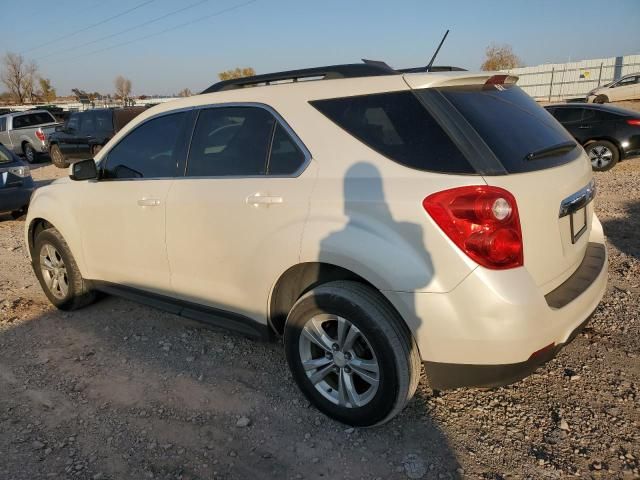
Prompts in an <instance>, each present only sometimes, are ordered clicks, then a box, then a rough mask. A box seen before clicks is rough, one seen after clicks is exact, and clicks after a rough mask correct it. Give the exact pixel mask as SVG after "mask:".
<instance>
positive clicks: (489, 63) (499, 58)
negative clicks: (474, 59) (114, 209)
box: [480, 43, 522, 71]
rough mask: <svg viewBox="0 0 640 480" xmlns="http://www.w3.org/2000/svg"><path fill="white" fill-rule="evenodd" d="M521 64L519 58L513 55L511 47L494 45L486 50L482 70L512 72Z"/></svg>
mask: <svg viewBox="0 0 640 480" xmlns="http://www.w3.org/2000/svg"><path fill="white" fill-rule="evenodd" d="M521 64H522V62H521V61H520V59H519V58H518V56H517V55H516V54H515V53H513V48H511V45H507V44H503V45H498V44H495V43H492V44H491V45H489V46H488V47H487V49H486V50H485V59H484V62H483V64H482V66H481V67H480V69H481V70H485V71H496V70H510V69H512V68H517V67H519V66H520V65H521Z"/></svg>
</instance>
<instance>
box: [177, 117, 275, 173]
mask: <svg viewBox="0 0 640 480" xmlns="http://www.w3.org/2000/svg"><path fill="white" fill-rule="evenodd" d="M274 123H275V119H274V118H273V116H272V115H271V114H270V113H269V112H268V111H266V110H264V109H263V108H257V107H229V108H210V109H207V110H202V111H201V112H200V115H199V116H198V122H197V124H196V128H195V131H194V132H193V139H192V140H191V148H190V150H189V160H188V163H187V176H191V177H201V176H204V177H221V176H231V175H243V176H247V175H264V174H265V171H266V165H267V152H268V149H269V142H270V140H271V135H272V133H273V126H274Z"/></svg>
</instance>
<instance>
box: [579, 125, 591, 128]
mask: <svg viewBox="0 0 640 480" xmlns="http://www.w3.org/2000/svg"><path fill="white" fill-rule="evenodd" d="M578 128H592V127H591V125H580V126H579V127H578Z"/></svg>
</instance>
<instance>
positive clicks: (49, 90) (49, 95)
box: [38, 77, 57, 102]
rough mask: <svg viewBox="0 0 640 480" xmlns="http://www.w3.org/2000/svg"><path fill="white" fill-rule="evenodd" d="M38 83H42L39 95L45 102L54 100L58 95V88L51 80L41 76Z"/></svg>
mask: <svg viewBox="0 0 640 480" xmlns="http://www.w3.org/2000/svg"><path fill="white" fill-rule="evenodd" d="M38 83H39V84H40V90H39V91H38V95H39V96H41V97H42V99H43V100H44V101H45V102H53V101H54V100H55V99H56V97H57V95H56V89H55V88H53V87H52V86H51V80H49V79H48V78H43V77H39V78H38Z"/></svg>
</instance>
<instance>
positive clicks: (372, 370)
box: [349, 360, 379, 386]
mask: <svg viewBox="0 0 640 480" xmlns="http://www.w3.org/2000/svg"><path fill="white" fill-rule="evenodd" d="M349 366H350V367H351V369H352V370H353V373H354V374H355V375H358V376H359V377H360V378H361V379H362V380H364V381H365V382H367V383H368V384H369V385H372V386H376V385H378V383H379V380H378V364H377V363H376V361H375V360H362V361H361V363H359V364H358V363H357V362H354V361H351V362H350V363H349Z"/></svg>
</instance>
